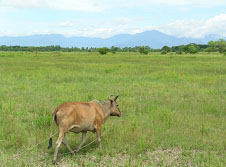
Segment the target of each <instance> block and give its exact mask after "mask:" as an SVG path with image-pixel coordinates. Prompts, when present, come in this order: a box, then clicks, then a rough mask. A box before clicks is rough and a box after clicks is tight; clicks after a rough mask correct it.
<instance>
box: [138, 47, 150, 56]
mask: <svg viewBox="0 0 226 167" xmlns="http://www.w3.org/2000/svg"><path fill="white" fill-rule="evenodd" d="M138 51H139V52H140V53H141V54H148V49H147V48H145V47H144V46H140V47H139V49H138Z"/></svg>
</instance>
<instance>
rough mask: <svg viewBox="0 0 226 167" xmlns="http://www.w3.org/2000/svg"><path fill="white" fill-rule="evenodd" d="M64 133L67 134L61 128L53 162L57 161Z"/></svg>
mask: <svg viewBox="0 0 226 167" xmlns="http://www.w3.org/2000/svg"><path fill="white" fill-rule="evenodd" d="M64 135H65V132H64V131H63V130H60V133H59V137H58V139H57V142H56V148H55V151H54V157H53V163H55V162H56V159H57V153H58V150H59V147H60V145H61V143H62V141H63V138H64Z"/></svg>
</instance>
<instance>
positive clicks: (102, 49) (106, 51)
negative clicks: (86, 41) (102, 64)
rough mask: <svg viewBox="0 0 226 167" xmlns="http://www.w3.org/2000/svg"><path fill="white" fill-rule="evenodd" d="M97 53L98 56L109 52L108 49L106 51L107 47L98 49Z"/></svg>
mask: <svg viewBox="0 0 226 167" xmlns="http://www.w3.org/2000/svg"><path fill="white" fill-rule="evenodd" d="M97 51H98V52H99V53H100V54H102V55H104V54H107V53H108V52H109V51H110V49H108V48H107V47H103V48H98V49H97Z"/></svg>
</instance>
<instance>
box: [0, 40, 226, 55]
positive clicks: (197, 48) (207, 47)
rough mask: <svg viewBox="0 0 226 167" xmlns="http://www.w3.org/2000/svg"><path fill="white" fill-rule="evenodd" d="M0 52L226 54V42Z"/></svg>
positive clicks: (22, 48) (26, 48)
mask: <svg viewBox="0 0 226 167" xmlns="http://www.w3.org/2000/svg"><path fill="white" fill-rule="evenodd" d="M0 51H28V52H52V51H60V52H99V53H100V54H107V53H108V52H112V53H116V52H140V53H141V54H148V53H149V52H161V53H162V54H167V53H169V52H175V53H177V54H182V53H190V54H195V53H198V52H220V53H226V41H225V40H224V39H219V40H218V41H209V42H208V44H204V45H203V44H195V43H190V44H188V45H179V46H172V47H169V46H163V47H162V48H161V49H152V48H151V47H149V46H135V47H123V48H120V47H115V46H112V47H111V48H107V47H103V48H95V47H81V48H79V47H61V46H59V45H56V46H40V47H34V46H6V45H2V46H0Z"/></svg>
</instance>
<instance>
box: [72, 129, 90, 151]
mask: <svg viewBox="0 0 226 167" xmlns="http://www.w3.org/2000/svg"><path fill="white" fill-rule="evenodd" d="M86 133H87V132H82V141H81V143H80V144H79V146H78V147H77V148H76V149H75V152H78V151H79V150H80V148H81V147H82V145H83V144H84V143H85V141H86V140H85V139H86Z"/></svg>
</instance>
